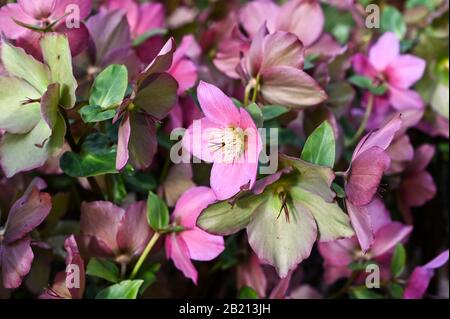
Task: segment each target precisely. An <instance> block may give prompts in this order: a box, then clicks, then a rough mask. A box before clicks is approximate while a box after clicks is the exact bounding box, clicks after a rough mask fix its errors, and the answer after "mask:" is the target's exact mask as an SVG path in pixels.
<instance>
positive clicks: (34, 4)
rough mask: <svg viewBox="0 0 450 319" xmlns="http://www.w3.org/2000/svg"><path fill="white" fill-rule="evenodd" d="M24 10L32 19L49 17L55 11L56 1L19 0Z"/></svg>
mask: <svg viewBox="0 0 450 319" xmlns="http://www.w3.org/2000/svg"><path fill="white" fill-rule="evenodd" d="M17 3H18V4H19V5H20V6H21V8H22V10H23V11H24V12H25V13H26V14H28V15H29V16H31V17H34V18H36V19H40V18H42V17H48V16H50V14H51V13H52V12H53V11H54V9H55V4H56V0H17Z"/></svg>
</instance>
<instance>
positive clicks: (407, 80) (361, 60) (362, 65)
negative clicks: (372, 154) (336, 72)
mask: <svg viewBox="0 0 450 319" xmlns="http://www.w3.org/2000/svg"><path fill="white" fill-rule="evenodd" d="M352 62H353V68H354V69H355V71H356V72H357V73H358V74H360V75H363V76H367V77H369V78H371V79H372V80H373V81H374V83H375V84H377V85H383V84H384V85H386V87H387V88H388V90H387V92H386V94H385V95H384V96H381V97H375V99H374V103H375V105H374V110H375V111H376V112H377V111H378V112H382V113H384V114H386V112H387V111H388V106H389V105H391V106H392V107H393V108H394V109H395V110H397V111H403V110H406V109H411V108H413V109H422V108H423V107H424V102H423V100H422V98H421V97H420V95H419V94H418V93H417V92H415V91H413V90H411V89H410V87H411V86H412V85H414V83H416V82H417V81H418V80H419V79H420V78H421V77H422V75H423V73H424V71H425V65H426V62H425V61H424V60H422V59H420V58H418V57H416V56H413V55H410V54H403V55H401V54H400V40H399V39H398V38H397V37H396V35H395V34H394V33H392V32H387V33H385V34H383V35H382V36H381V38H380V39H378V41H377V42H376V43H375V44H374V45H373V46H372V47H371V48H370V50H369V56H368V57H366V56H364V55H362V54H356V55H355V56H354V57H353V61H352Z"/></svg>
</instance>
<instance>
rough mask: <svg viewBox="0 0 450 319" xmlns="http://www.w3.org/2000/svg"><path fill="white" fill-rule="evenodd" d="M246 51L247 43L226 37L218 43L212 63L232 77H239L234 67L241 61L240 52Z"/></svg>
mask: <svg viewBox="0 0 450 319" xmlns="http://www.w3.org/2000/svg"><path fill="white" fill-rule="evenodd" d="M246 51H248V45H247V44H246V43H242V42H241V41H239V40H234V39H226V40H224V41H222V42H221V43H219V48H218V52H217V54H216V57H215V58H214V61H213V62H214V65H215V66H216V68H218V69H219V70H220V71H222V72H223V73H225V74H226V75H227V76H228V77H230V78H232V79H239V74H238V73H237V72H236V67H237V66H238V65H239V62H240V61H241V53H242V52H246Z"/></svg>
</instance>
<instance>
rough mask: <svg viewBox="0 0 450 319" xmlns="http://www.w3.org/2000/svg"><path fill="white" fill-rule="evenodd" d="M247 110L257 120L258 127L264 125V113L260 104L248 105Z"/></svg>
mask: <svg viewBox="0 0 450 319" xmlns="http://www.w3.org/2000/svg"><path fill="white" fill-rule="evenodd" d="M245 110H246V111H247V112H248V113H249V114H250V116H251V117H252V119H253V121H254V122H255V125H256V127H262V126H263V123H264V118H263V114H262V112H261V109H260V108H259V106H258V104H256V103H252V104H250V105H248V106H247V107H246V108H245Z"/></svg>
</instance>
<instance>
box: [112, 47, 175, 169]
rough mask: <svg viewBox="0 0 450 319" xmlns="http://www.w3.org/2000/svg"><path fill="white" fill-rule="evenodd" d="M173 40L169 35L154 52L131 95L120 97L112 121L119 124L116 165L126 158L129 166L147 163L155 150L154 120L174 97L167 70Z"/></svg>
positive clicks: (151, 158)
mask: <svg viewBox="0 0 450 319" xmlns="http://www.w3.org/2000/svg"><path fill="white" fill-rule="evenodd" d="M174 52H175V41H174V40H173V39H170V40H169V41H168V42H167V43H166V44H165V45H164V47H163V48H162V49H161V51H160V52H159V53H158V56H157V57H156V58H155V59H154V60H153V61H152V62H151V63H150V64H149V65H148V66H147V67H146V68H145V70H144V71H142V72H141V73H140V74H139V75H138V76H137V78H136V80H135V81H134V83H133V92H132V94H131V96H130V97H129V98H127V99H125V100H124V102H123V103H122V105H121V106H120V108H119V110H118V111H117V114H116V117H115V118H114V121H117V120H118V119H119V118H122V120H121V123H120V127H119V142H118V145H117V158H116V168H117V169H118V170H120V169H122V168H123V167H124V166H125V165H126V164H127V163H128V160H129V159H130V160H131V162H132V164H133V166H134V167H135V168H137V169H143V168H147V167H148V166H150V164H151V163H152V160H153V157H154V155H155V153H156V150H157V146H158V141H157V139H156V122H157V121H161V120H162V119H163V118H165V117H166V116H167V114H168V113H169V112H170V110H171V108H172V107H173V106H174V105H175V103H176V101H177V90H178V84H177V81H176V80H175V79H174V78H173V77H172V76H171V75H170V74H168V73H167V70H168V69H169V68H170V67H171V65H172V58H173V53H174Z"/></svg>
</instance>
